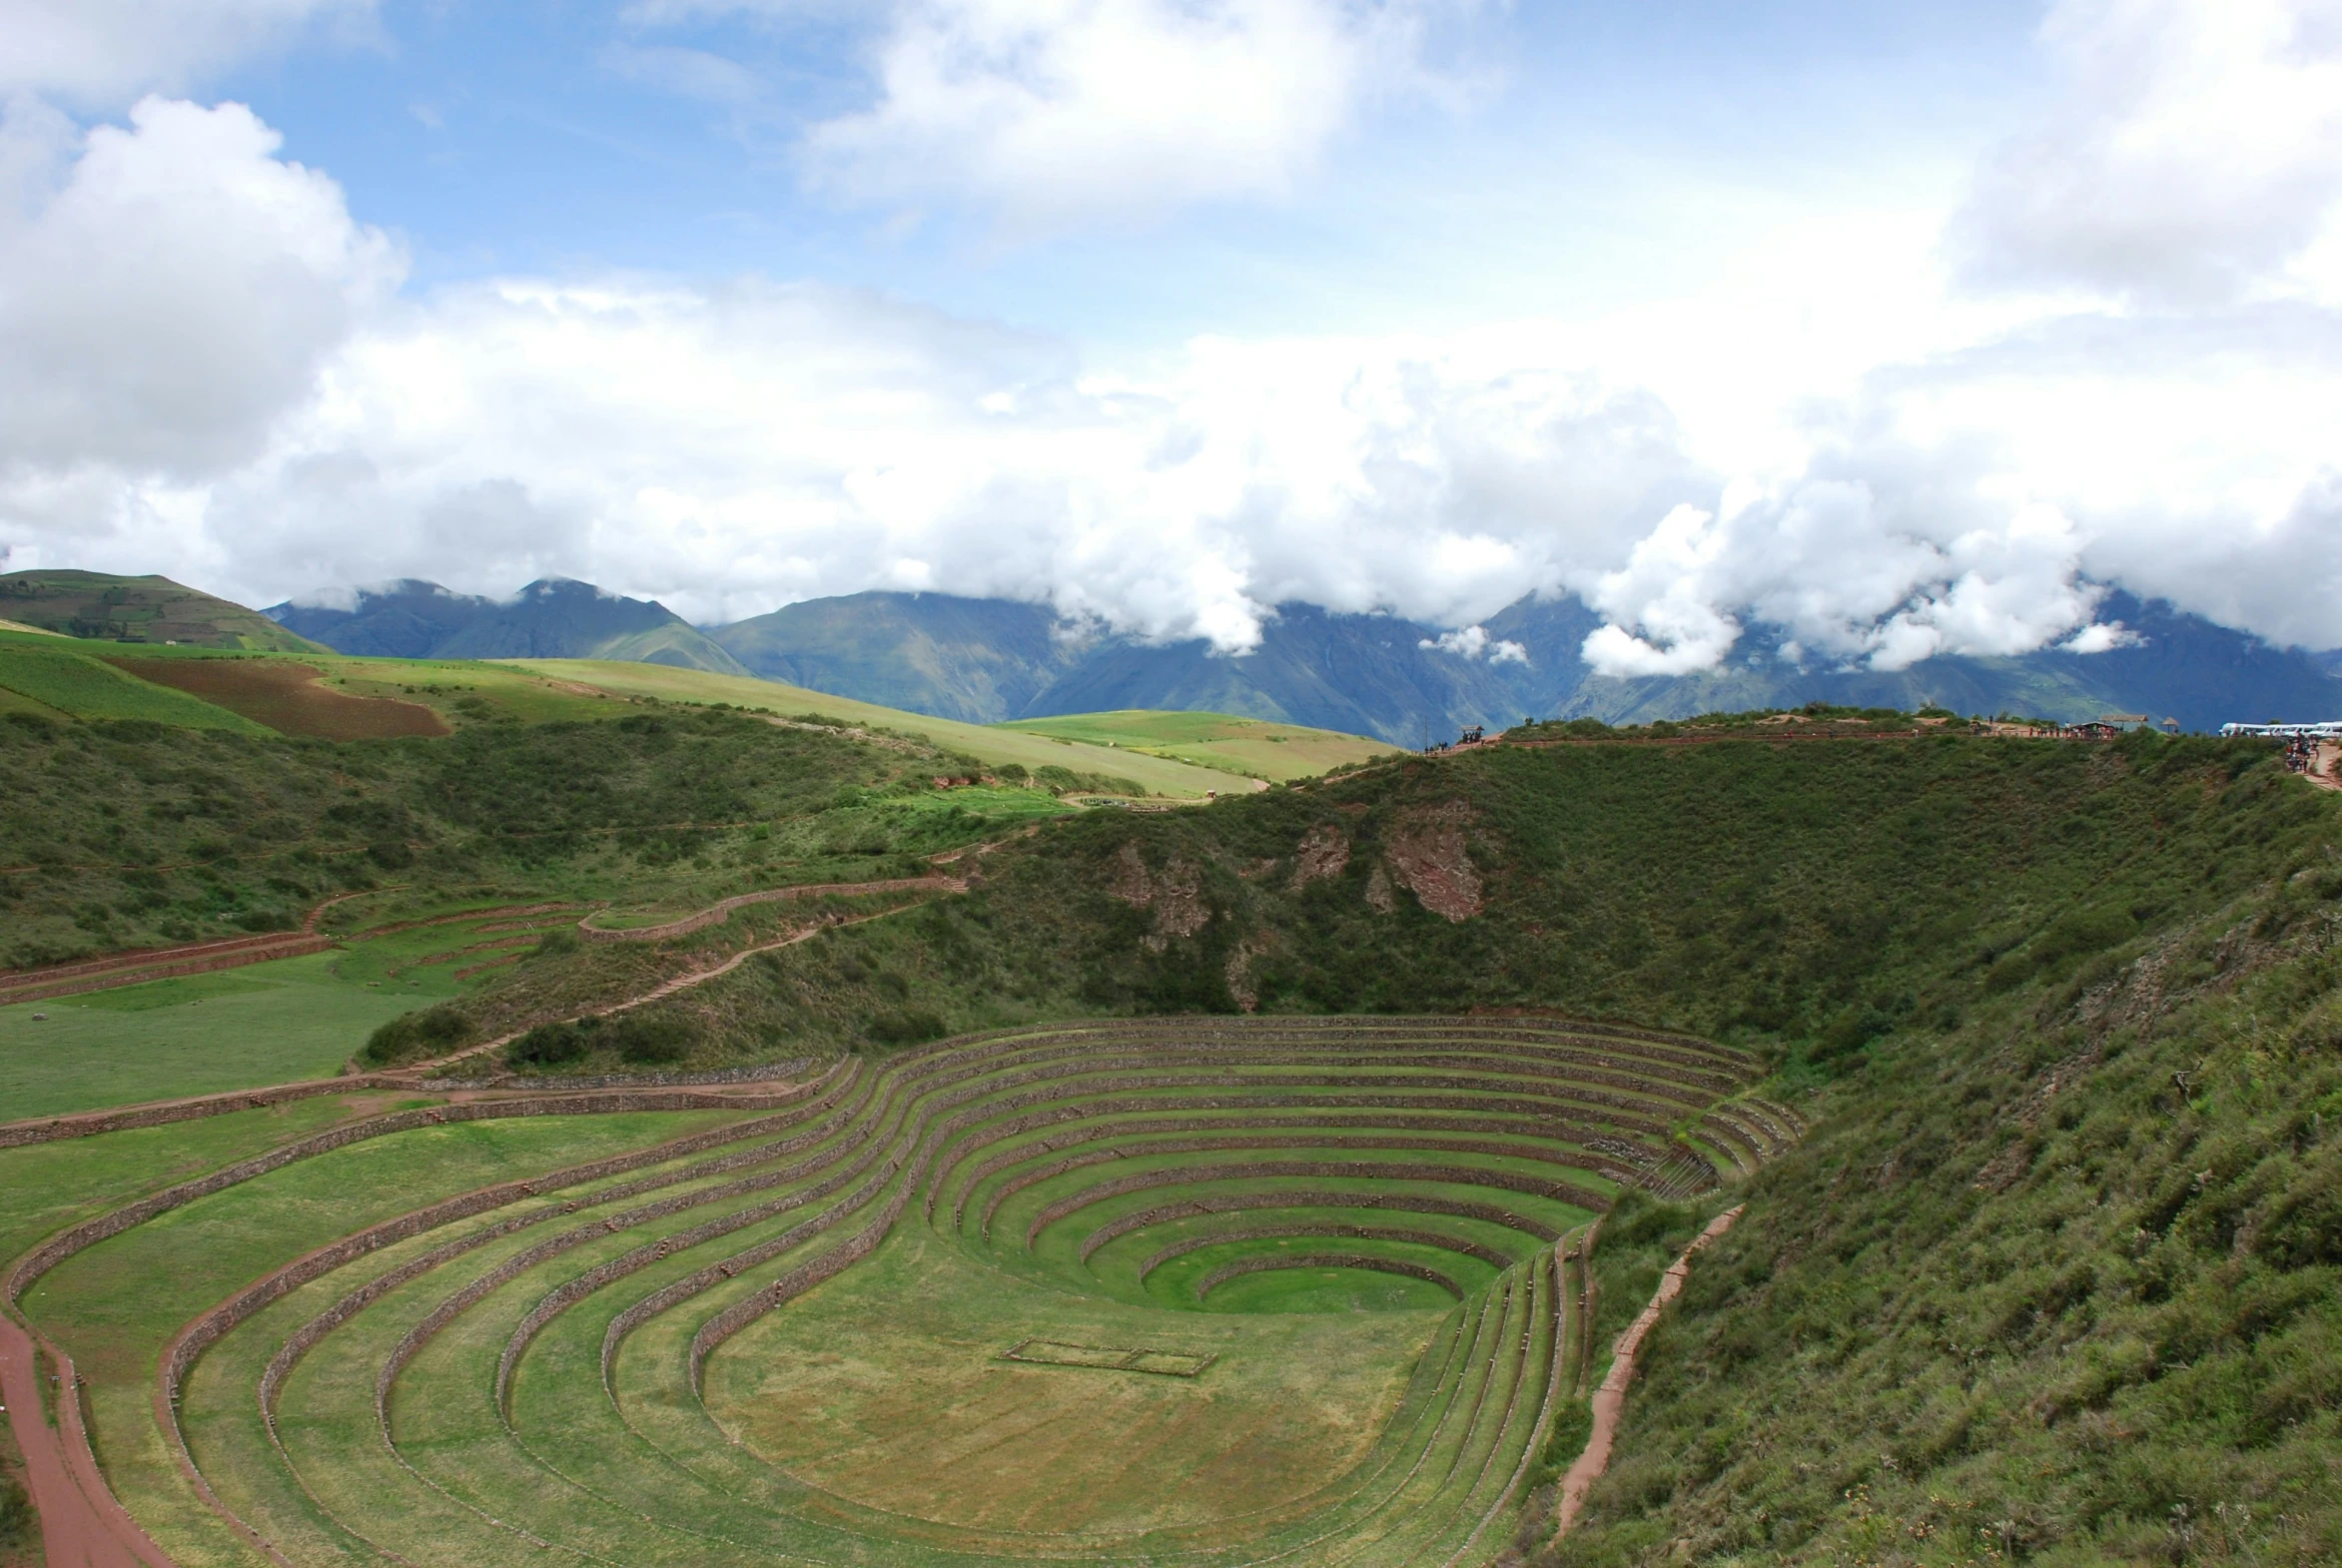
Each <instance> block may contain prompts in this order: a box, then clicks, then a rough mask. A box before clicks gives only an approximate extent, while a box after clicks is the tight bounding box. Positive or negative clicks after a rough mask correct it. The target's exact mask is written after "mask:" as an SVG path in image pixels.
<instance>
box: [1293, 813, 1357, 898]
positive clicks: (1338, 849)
mask: <svg viewBox="0 0 2342 1568" xmlns="http://www.w3.org/2000/svg"><path fill="white" fill-rule="evenodd" d="M1349 863H1350V837H1349V835H1348V834H1346V833H1344V832H1343V831H1342V830H1341V829H1339V828H1337V827H1335V826H1333V825H1332V824H1331V823H1321V824H1319V825H1318V826H1316V827H1313V828H1311V829H1310V830H1309V831H1308V832H1306V833H1304V834H1302V835H1301V847H1300V848H1299V850H1297V851H1296V852H1295V853H1294V855H1293V883H1292V888H1293V891H1294V892H1295V893H1298V892H1300V891H1301V889H1303V888H1305V887H1307V886H1308V885H1309V884H1310V883H1312V882H1322V881H1324V880H1325V879H1326V878H1327V877H1338V876H1340V875H1341V874H1342V869H1343V868H1344V867H1346V866H1347V865H1349Z"/></svg>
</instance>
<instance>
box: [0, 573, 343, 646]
mask: <svg viewBox="0 0 2342 1568" xmlns="http://www.w3.org/2000/svg"><path fill="white" fill-rule="evenodd" d="M0 614H5V615H6V616H8V617H9V618H10V619H12V620H17V621H23V622H26V623H27V624H30V625H34V626H38V627H41V628H43V629H45V630H50V631H60V632H66V633H68V634H70V635H73V636H77V637H89V638H96V639H102V640H104V641H108V642H132V643H154V644H158V645H159V644H162V643H165V642H170V641H176V642H180V643H200V644H203V645H206V646H209V647H215V648H252V649H273V650H275V651H278V652H284V653H314V652H321V651H323V650H322V649H320V648H319V646H318V644H316V643H314V642H311V641H310V640H309V639H307V638H306V637H299V636H296V635H294V634H293V633H292V632H290V631H287V630H286V629H285V628H284V627H282V626H280V625H278V624H277V623H276V622H275V621H273V620H271V619H269V618H268V617H267V616H266V615H263V614H261V613H260V612H259V611H258V610H249V609H246V608H245V607H244V606H243V605H241V604H232V603H230V602H229V601H228V600H226V599H219V598H214V597H213V596H212V595H211V594H208V593H204V592H202V591H200V590H198V589H195V588H190V587H187V586H186V585H185V584H183V583H177V582H173V581H172V580H171V579H170V578H168V577H117V576H113V575H111V574H109V573H107V572H102V571H19V572H10V573H8V574H6V575H4V576H0Z"/></svg>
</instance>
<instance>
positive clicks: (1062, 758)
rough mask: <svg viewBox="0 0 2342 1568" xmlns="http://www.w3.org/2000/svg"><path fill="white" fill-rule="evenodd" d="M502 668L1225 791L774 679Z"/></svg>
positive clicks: (1150, 764) (1155, 786)
mask: <svg viewBox="0 0 2342 1568" xmlns="http://www.w3.org/2000/svg"><path fill="white" fill-rule="evenodd" d="M509 662H510V663H511V664H513V665H514V666H515V667H517V668H520V669H525V670H533V671H536V672H538V673H539V674H544V675H550V676H555V677H557V678H561V679H566V680H572V681H577V682H579V683H581V684H589V685H593V686H598V687H601V688H603V689H605V690H608V691H613V692H618V693H622V694H625V695H631V696H646V697H657V698H659V699H661V700H662V701H667V702H702V703H715V702H729V703H733V704H735V705H738V706H743V707H755V708H769V709H771V710H772V711H774V712H776V713H784V714H799V713H818V714H821V715H823V716H824V717H827V718H834V719H838V720H841V721H843V722H845V723H848V724H858V725H866V726H869V727H870V728H873V729H877V730H882V731H887V732H890V733H894V734H899V735H918V736H923V737H925V738H926V739H928V740H930V741H932V742H933V743H934V744H936V745H938V746H942V747H947V748H949V749H951V750H953V751H959V752H965V753H967V754H968V755H969V756H971V757H975V758H978V759H980V760H982V761H983V762H986V763H989V764H991V765H993V766H996V767H997V766H999V765H1001V764H1003V763H1010V762H1014V763H1017V764H1019V765H1020V766H1022V767H1025V768H1027V769H1031V770H1039V769H1041V768H1044V767H1061V768H1071V769H1073V770H1074V771H1075V772H1077V773H1098V774H1105V775H1109V776H1113V775H1118V774H1119V775H1121V776H1122V777H1125V778H1128V779H1130V780H1131V781H1133V782H1134V783H1137V784H1139V785H1141V786H1142V787H1144V788H1145V789H1146V790H1148V791H1149V792H1150V793H1153V794H1158V795H1172V796H1182V797H1185V798H1188V799H1199V798H1201V797H1202V796H1203V795H1204V794H1205V793H1206V792H1208V791H1212V790H1223V791H1224V790H1225V789H1227V788H1228V787H1229V785H1228V775H1227V774H1225V773H1223V772H1220V771H1218V770H1216V769H1213V768H1208V767H1197V766H1194V765H1193V764H1191V763H1186V762H1178V761H1172V760H1170V759H1168V758H1162V757H1148V756H1141V755H1135V754H1133V753H1130V752H1126V751H1118V750H1112V749H1109V748H1108V747H1105V746H1091V745H1081V744H1070V743H1065V742H1060V741H1055V740H1050V739H1046V738H1044V737H1042V736H1038V735H1025V734H1021V733H1019V732H1018V731H1016V730H1013V729H1006V728H1002V727H999V726H994V725H986V724H962V723H960V722H958V721H957V720H954V719H934V718H929V717H927V716H926V715H925V714H922V713H905V712H901V711H899V710H897V709H894V708H882V707H879V706H877V705H876V704H874V703H868V702H856V701H854V700H853V699H852V698H850V697H833V696H831V695H829V694H828V693H827V692H820V691H808V690H807V689H806V688H804V687H802V686H784V685H782V684H781V683H780V682H778V681H769V680H757V679H754V678H753V677H745V676H737V675H713V674H709V673H707V672H706V671H703V670H685V669H674V668H670V667H668V666H666V665H660V664H619V663H611V662H606V661H602V660H593V659H514V660H511V661H509Z"/></svg>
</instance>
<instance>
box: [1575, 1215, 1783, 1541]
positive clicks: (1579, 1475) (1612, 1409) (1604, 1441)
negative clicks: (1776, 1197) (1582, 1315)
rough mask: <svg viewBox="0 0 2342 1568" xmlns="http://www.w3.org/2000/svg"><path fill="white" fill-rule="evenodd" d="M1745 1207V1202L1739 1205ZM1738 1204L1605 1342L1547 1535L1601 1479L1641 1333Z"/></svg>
mask: <svg viewBox="0 0 2342 1568" xmlns="http://www.w3.org/2000/svg"><path fill="white" fill-rule="evenodd" d="M1742 1206H1743V1207H1745V1206H1746V1205H1742ZM1740 1216H1741V1208H1738V1207H1735V1208H1728V1209H1726V1210H1725V1211H1724V1212H1723V1213H1721V1214H1718V1215H1717V1216H1716V1217H1715V1218H1714V1219H1711V1220H1709V1221H1708V1228H1707V1229H1705V1230H1703V1231H1701V1232H1700V1233H1699V1234H1698V1235H1696V1236H1694V1237H1692V1244H1691V1245H1689V1246H1687V1247H1685V1248H1684V1249H1683V1255H1682V1256H1681V1257H1678V1258H1677V1259H1676V1260H1675V1261H1674V1262H1672V1263H1670V1264H1669V1265H1668V1267H1667V1272H1666V1273H1664V1274H1662V1275H1661V1276H1660V1278H1659V1289H1658V1291H1657V1292H1656V1293H1655V1294H1653V1295H1652V1297H1651V1304H1650V1305H1648V1306H1646V1307H1644V1308H1643V1310H1642V1312H1641V1313H1640V1314H1639V1315H1638V1316H1637V1317H1636V1318H1635V1320H1634V1321H1633V1322H1632V1323H1631V1324H1629V1325H1628V1326H1627V1330H1626V1332H1625V1333H1622V1334H1620V1335H1619V1336H1618V1341H1617V1343H1615V1344H1614V1345H1612V1346H1611V1360H1610V1374H1609V1375H1608V1376H1606V1377H1604V1378H1603V1379H1602V1386H1601V1387H1600V1388H1597V1389H1595V1390H1594V1430H1593V1433H1592V1435H1590V1436H1588V1437H1587V1439H1586V1447H1585V1451H1584V1452H1583V1453H1581V1454H1579V1455H1578V1457H1577V1459H1576V1461H1575V1462H1573V1463H1572V1464H1571V1465H1570V1467H1569V1473H1568V1474H1566V1475H1564V1476H1563V1477H1562V1478H1561V1506H1560V1508H1559V1509H1558V1510H1557V1511H1556V1513H1555V1516H1554V1525H1553V1538H1554V1539H1555V1540H1556V1541H1558V1540H1560V1539H1561V1538H1562V1537H1563V1536H1565V1535H1567V1534H1568V1533H1569V1529H1570V1526H1571V1525H1573V1524H1576V1523H1577V1522H1578V1512H1579V1510H1580V1509H1582V1508H1584V1507H1585V1506H1586V1494H1587V1493H1588V1492H1589V1491H1591V1490H1593V1487H1594V1483H1595V1482H1596V1481H1598V1480H1600V1479H1602V1472H1603V1471H1604V1470H1607V1469H1608V1468H1610V1445H1611V1443H1612V1442H1613V1441H1614V1440H1615V1439H1616V1438H1617V1436H1618V1418H1619V1416H1620V1415H1621V1414H1622V1413H1623V1412H1624V1411H1625V1409H1626V1390H1627V1385H1628V1384H1629V1383H1631V1382H1633V1381H1634V1380H1635V1357H1636V1355H1637V1354H1639V1353H1640V1352H1641V1350H1642V1348H1643V1338H1644V1336H1645V1335H1647V1334H1648V1333H1650V1331H1651V1328H1652V1325H1654V1324H1655V1323H1657V1322H1658V1321H1659V1314H1660V1313H1661V1312H1663V1311H1665V1310H1666V1309H1667V1303H1668V1302H1670V1301H1672V1300H1674V1299H1675V1298H1676V1297H1677V1296H1679V1295H1681V1294H1682V1293H1683V1284H1684V1281H1685V1280H1686V1279H1688V1278H1690V1277H1691V1272H1692V1254H1693V1253H1694V1252H1697V1251H1699V1250H1700V1249H1701V1248H1702V1247H1704V1246H1706V1245H1707V1244H1708V1243H1709V1242H1711V1241H1713V1240H1715V1239H1716V1238H1717V1237H1718V1236H1720V1235H1722V1234H1724V1232H1725V1231H1727V1230H1730V1229H1731V1228H1732V1226H1733V1221H1734V1220H1736V1219H1738V1218H1740Z"/></svg>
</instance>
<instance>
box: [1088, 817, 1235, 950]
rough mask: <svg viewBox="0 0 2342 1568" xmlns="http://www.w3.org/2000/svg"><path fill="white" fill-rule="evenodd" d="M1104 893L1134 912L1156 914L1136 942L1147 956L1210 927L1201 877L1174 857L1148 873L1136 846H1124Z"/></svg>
mask: <svg viewBox="0 0 2342 1568" xmlns="http://www.w3.org/2000/svg"><path fill="white" fill-rule="evenodd" d="M1107 891H1108V892H1110V893H1112V894H1113V895H1114V896H1115V897H1116V898H1119V899H1121V900H1122V901H1123V902H1124V903H1126V904H1128V905H1130V906H1131V907H1132V908H1133V909H1149V910H1153V911H1154V912H1155V925H1154V927H1153V929H1151V930H1150V931H1149V932H1148V933H1147V935H1146V936H1144V937H1141V938H1140V939H1139V943H1140V946H1142V947H1144V948H1146V949H1147V951H1148V952H1150V953H1161V952H1163V951H1164V950H1165V949H1167V948H1169V947H1170V946H1171V942H1172V941H1173V939H1175V938H1179V937H1191V936H1193V935H1194V934H1195V933H1196V932H1198V931H1201V930H1202V929H1203V928H1204V927H1205V926H1207V925H1209V924H1211V906H1210V905H1208V904H1206V903H1205V902H1204V901H1203V874H1202V873H1201V872H1200V871H1198V870H1197V869H1196V868H1195V865H1194V864H1193V862H1191V861H1187V860H1183V859H1181V858H1179V857H1178V856H1175V855H1174V856H1172V857H1171V864H1169V865H1167V866H1165V867H1164V868H1163V870H1161V871H1159V872H1150V871H1149V870H1148V869H1147V862H1146V860H1145V859H1144V858H1143V857H1142V856H1141V855H1140V853H1139V846H1138V845H1136V844H1125V845H1124V846H1123V852H1122V854H1121V855H1119V856H1118V857H1116V860H1115V876H1114V881H1113V882H1112V883H1110V884H1109V885H1108V887H1107Z"/></svg>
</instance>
